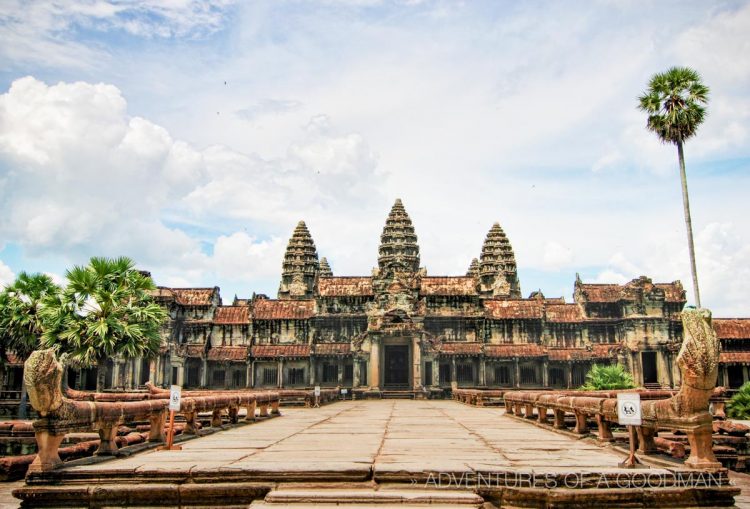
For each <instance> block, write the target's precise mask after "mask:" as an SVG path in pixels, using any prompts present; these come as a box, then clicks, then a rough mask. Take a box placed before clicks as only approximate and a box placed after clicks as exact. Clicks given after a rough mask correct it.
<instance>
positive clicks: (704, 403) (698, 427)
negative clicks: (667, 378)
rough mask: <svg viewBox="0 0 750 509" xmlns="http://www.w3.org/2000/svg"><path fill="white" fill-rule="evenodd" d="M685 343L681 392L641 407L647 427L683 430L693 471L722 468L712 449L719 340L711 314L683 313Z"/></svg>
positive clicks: (701, 311) (679, 361)
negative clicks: (712, 400)
mask: <svg viewBox="0 0 750 509" xmlns="http://www.w3.org/2000/svg"><path fill="white" fill-rule="evenodd" d="M682 327H683V341H682V347H681V348H680V353H679V354H678V355H677V366H678V367H679V368H680V375H681V383H680V390H679V391H678V392H677V394H675V395H674V396H672V397H671V398H669V399H664V400H656V401H644V402H643V403H642V404H641V409H642V412H643V422H644V425H652V426H653V427H654V428H655V429H658V428H660V427H665V428H670V427H671V428H674V429H681V430H683V431H685V432H686V434H687V436H688V441H689V443H690V457H689V458H688V459H687V460H686V461H685V464H686V465H687V466H690V467H693V468H719V467H721V463H719V462H718V461H717V460H716V457H715V456H714V453H713V447H712V437H711V436H712V433H713V427H712V422H713V418H712V417H711V414H710V412H709V399H710V398H711V395H712V393H713V390H714V387H716V380H717V378H718V374H719V339H718V338H717V336H716V331H714V329H713V327H712V326H711V311H709V310H708V309H686V310H685V311H683V312H682Z"/></svg>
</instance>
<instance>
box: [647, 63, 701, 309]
mask: <svg viewBox="0 0 750 509" xmlns="http://www.w3.org/2000/svg"><path fill="white" fill-rule="evenodd" d="M708 93H709V90H708V87H707V86H706V85H704V84H703V83H702V81H701V77H700V75H699V74H698V73H697V72H696V71H694V70H693V69H690V68H688V67H672V68H671V69H669V70H667V71H666V72H664V73H660V74H655V75H654V76H653V77H652V78H651V80H650V81H649V83H648V90H647V91H646V92H645V93H644V94H643V95H642V96H640V97H639V98H638V100H639V107H640V109H641V110H643V111H645V112H646V113H648V120H647V121H646V127H647V128H648V130H650V131H653V132H654V133H656V135H657V136H658V137H659V139H660V140H661V141H662V143H672V144H674V145H677V157H678V159H679V163H680V182H681V183H682V206H683V211H684V214H685V226H686V228H687V237H688V251H689V253H690V270H691V273H692V276H693V292H694V295H695V305H696V306H697V307H701V298H700V291H699V290H698V271H697V269H696V266H695V247H694V244H693V226H692V219H691V217H690V201H689V199H688V186H687V176H686V174H685V154H684V151H683V145H684V143H685V141H686V140H687V139H688V138H690V137H692V136H694V135H695V133H696V131H697V130H698V126H699V125H700V124H701V123H703V120H704V118H705V117H706V108H705V105H706V104H708Z"/></svg>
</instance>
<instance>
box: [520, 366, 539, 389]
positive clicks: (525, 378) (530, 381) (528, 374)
mask: <svg viewBox="0 0 750 509" xmlns="http://www.w3.org/2000/svg"><path fill="white" fill-rule="evenodd" d="M536 383H537V381H536V367H535V366H522V367H521V384H522V385H534V384H536Z"/></svg>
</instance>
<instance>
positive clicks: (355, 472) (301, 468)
mask: <svg viewBox="0 0 750 509" xmlns="http://www.w3.org/2000/svg"><path fill="white" fill-rule="evenodd" d="M182 446H183V450H181V451H168V452H165V451H161V452H160V451H148V452H143V453H140V454H136V455H134V456H131V457H127V458H121V459H112V460H110V461H105V462H101V463H98V464H93V465H79V466H68V467H66V468H63V469H61V470H57V471H54V472H50V473H45V474H35V475H33V476H31V477H29V479H28V484H27V486H25V487H23V488H20V489H19V490H17V491H16V492H15V494H16V496H18V497H19V498H21V499H24V500H25V501H26V502H25V503H26V504H28V505H29V506H40V507H41V506H45V505H55V506H57V507H59V506H70V507H87V506H89V505H91V506H110V505H118V506H124V505H139V506H140V505H154V504H161V505H163V506H191V505H193V506H198V505H206V504H210V505H216V504H219V501H221V504H222V505H232V506H237V507H247V506H248V504H249V503H251V502H252V503H253V506H256V505H260V506H266V505H267V506H269V507H270V506H274V507H285V506H289V507H303V506H306V505H309V504H311V503H314V504H322V505H321V507H324V506H325V504H336V503H339V504H347V505H352V504H356V505H357V506H358V507H363V506H366V505H378V504H379V505H380V506H381V507H385V506H387V505H397V504H405V505H412V506H419V505H425V504H431V505H430V506H431V507H439V506H440V505H446V506H451V505H462V506H464V507H470V506H471V507H479V506H480V505H481V504H482V503H483V502H484V501H489V502H492V503H494V504H495V505H496V506H498V507H574V506H575V507H586V506H589V507H625V506H626V504H627V506H628V507H688V506H698V505H703V506H714V505H715V506H719V505H727V504H728V505H731V499H732V496H733V495H735V494H736V493H737V492H738V491H739V490H737V489H736V488H734V487H732V486H729V485H727V484H726V483H727V480H728V477H727V473H726V471H720V472H718V473H713V474H711V475H708V474H707V473H701V472H696V471H692V472H691V471H687V470H685V469H684V468H682V467H681V466H680V465H678V464H675V465H674V466H670V467H650V468H648V469H644V470H627V469H621V468H618V467H617V465H618V463H619V462H620V461H622V460H623V459H624V458H623V455H622V454H621V453H619V452H617V451H614V450H613V449H611V448H609V447H602V446H600V445H598V444H597V443H595V442H593V441H589V440H581V439H574V438H571V437H569V436H566V435H563V434H559V433H555V432H552V431H549V430H546V429H541V428H539V427H537V426H534V425H532V424H530V423H525V422H521V421H519V420H518V419H515V418H511V417H507V416H505V415H504V410H503V409H498V408H476V407H467V406H465V405H461V404H459V403H456V402H453V401H439V400H417V401H411V400H369V401H344V402H338V403H335V404H332V405H328V406H325V407H322V408H315V409H301V408H300V409H297V408H290V409H284V410H283V416H282V418H279V419H272V420H269V421H267V422H260V423H257V424H254V425H251V426H242V427H237V428H233V429H230V430H226V431H222V432H219V433H214V434H212V435H210V436H206V437H203V438H200V439H197V440H192V441H189V442H185V443H184V444H182ZM688 475H690V476H691V477H689V478H688V477H687V476H688ZM698 476H703V477H698ZM675 484H676V485H675ZM339 507H341V505H339Z"/></svg>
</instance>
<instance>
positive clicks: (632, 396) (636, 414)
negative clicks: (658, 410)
mask: <svg viewBox="0 0 750 509" xmlns="http://www.w3.org/2000/svg"><path fill="white" fill-rule="evenodd" d="M617 421H618V422H619V423H620V424H621V425H624V426H640V425H641V395H640V394H638V393H637V392H620V393H618V394H617Z"/></svg>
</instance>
